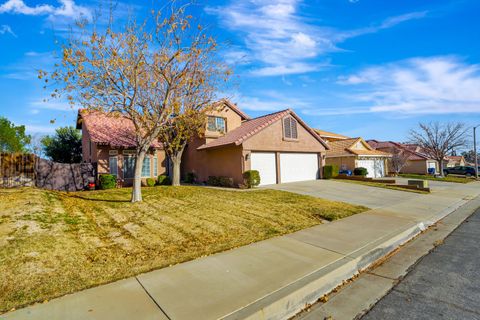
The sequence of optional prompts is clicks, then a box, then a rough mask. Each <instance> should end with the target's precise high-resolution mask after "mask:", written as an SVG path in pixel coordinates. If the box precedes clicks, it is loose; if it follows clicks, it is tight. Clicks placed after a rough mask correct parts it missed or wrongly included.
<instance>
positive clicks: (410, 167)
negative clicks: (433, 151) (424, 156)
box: [400, 160, 428, 174]
mask: <svg viewBox="0 0 480 320" xmlns="http://www.w3.org/2000/svg"><path fill="white" fill-rule="evenodd" d="M400 172H401V173H416V174H427V173H428V172H427V161H425V160H413V161H408V163H407V165H406V166H405V167H403V168H402V170H400Z"/></svg>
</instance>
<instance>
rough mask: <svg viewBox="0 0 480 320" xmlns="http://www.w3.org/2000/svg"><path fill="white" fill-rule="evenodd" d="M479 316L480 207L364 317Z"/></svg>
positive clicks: (366, 319) (429, 317)
mask: <svg viewBox="0 0 480 320" xmlns="http://www.w3.org/2000/svg"><path fill="white" fill-rule="evenodd" d="M370 319H372V320H373V319H382V320H384V319H462V320H463V319H479V320H480V208H479V209H477V211H476V212H475V213H474V214H473V215H472V216H471V217H470V218H468V219H467V220H466V221H465V222H464V223H463V224H461V225H460V226H459V227H458V228H457V229H456V230H455V231H454V232H453V233H452V234H450V235H449V236H448V237H447V238H446V239H445V241H444V243H443V244H442V245H440V246H438V247H437V248H436V249H435V250H434V251H432V252H431V253H430V254H428V255H427V256H425V257H424V258H422V260H421V261H420V262H419V263H418V264H417V265H416V266H415V267H414V268H413V269H412V271H411V272H410V273H409V274H408V275H407V276H406V277H405V278H404V279H403V280H402V281H401V282H400V283H399V284H398V285H397V286H395V287H394V288H393V290H392V291H391V292H390V293H389V294H387V295H386V296H385V297H384V298H382V299H381V300H380V301H379V302H378V303H377V304H376V305H375V306H374V307H373V308H372V309H371V310H370V311H369V312H368V313H367V314H366V315H365V316H364V317H362V320H370Z"/></svg>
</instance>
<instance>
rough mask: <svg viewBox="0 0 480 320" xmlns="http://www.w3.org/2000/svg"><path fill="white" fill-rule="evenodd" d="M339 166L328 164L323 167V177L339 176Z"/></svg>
mask: <svg viewBox="0 0 480 320" xmlns="http://www.w3.org/2000/svg"><path fill="white" fill-rule="evenodd" d="M338 172H339V171H338V166H336V165H328V166H324V167H323V178H324V179H331V178H335V177H338Z"/></svg>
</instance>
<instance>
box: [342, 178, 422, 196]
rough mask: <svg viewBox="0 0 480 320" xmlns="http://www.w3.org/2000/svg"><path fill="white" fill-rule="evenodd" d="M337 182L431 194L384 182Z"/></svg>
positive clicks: (346, 180)
mask: <svg viewBox="0 0 480 320" xmlns="http://www.w3.org/2000/svg"><path fill="white" fill-rule="evenodd" d="M335 181H341V182H348V183H356V184H362V185H364V186H369V187H376V188H383V189H391V190H397V191H405V192H413V193H421V194H429V192H427V191H423V190H415V189H406V188H400V187H398V186H396V185H395V184H390V183H382V182H375V181H361V180H349V179H335Z"/></svg>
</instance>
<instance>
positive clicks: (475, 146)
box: [473, 125, 480, 179]
mask: <svg viewBox="0 0 480 320" xmlns="http://www.w3.org/2000/svg"><path fill="white" fill-rule="evenodd" d="M478 126H480V125H477V126H475V127H473V156H474V157H475V179H478V157H477V135H476V132H475V131H476V130H477V127H478Z"/></svg>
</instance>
